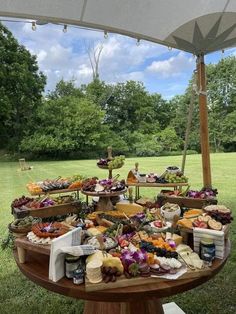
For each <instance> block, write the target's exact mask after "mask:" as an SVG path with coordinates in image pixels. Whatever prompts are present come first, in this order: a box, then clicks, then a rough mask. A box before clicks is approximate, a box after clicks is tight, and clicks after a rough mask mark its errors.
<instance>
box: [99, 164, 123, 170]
mask: <svg viewBox="0 0 236 314" xmlns="http://www.w3.org/2000/svg"><path fill="white" fill-rule="evenodd" d="M97 166H98V168H101V169H107V170H109V168H108V166H106V165H98V164H97ZM122 166H123V165H122ZM122 166H119V167H115V168H112V169H111V170H113V169H120V168H121V167H122Z"/></svg>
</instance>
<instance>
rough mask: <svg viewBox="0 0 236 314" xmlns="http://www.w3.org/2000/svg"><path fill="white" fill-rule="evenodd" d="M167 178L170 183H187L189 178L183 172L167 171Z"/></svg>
mask: <svg viewBox="0 0 236 314" xmlns="http://www.w3.org/2000/svg"><path fill="white" fill-rule="evenodd" d="M165 180H166V181H167V182H169V183H187V182H188V178H187V177H186V176H185V175H183V174H182V173H181V172H178V173H167V174H166V175H165Z"/></svg>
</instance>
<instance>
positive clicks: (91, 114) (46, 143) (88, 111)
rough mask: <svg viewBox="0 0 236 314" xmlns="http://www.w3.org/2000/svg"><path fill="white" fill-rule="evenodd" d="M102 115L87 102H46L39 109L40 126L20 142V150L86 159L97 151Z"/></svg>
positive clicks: (70, 99) (78, 100) (72, 99)
mask: <svg viewBox="0 0 236 314" xmlns="http://www.w3.org/2000/svg"><path fill="white" fill-rule="evenodd" d="M103 116H104V114H103V112H102V111H101V109H100V108H99V107H98V106H97V105H95V104H94V103H92V102H91V101H89V100H87V99H77V98H75V97H63V98H59V99H53V100H49V101H45V102H44V104H43V105H42V106H41V107H40V108H39V109H38V112H37V117H38V127H36V129H35V132H34V134H32V135H30V136H27V137H25V138H24V140H23V141H22V143H21V150H23V151H28V152H34V153H37V154H47V155H50V156H58V155H60V156H61V157H65V156H66V155H67V154H68V153H70V152H78V157H84V155H85V154H88V152H89V151H93V150H96V147H97V144H98V142H99V140H100V132H101V127H102V119H103Z"/></svg>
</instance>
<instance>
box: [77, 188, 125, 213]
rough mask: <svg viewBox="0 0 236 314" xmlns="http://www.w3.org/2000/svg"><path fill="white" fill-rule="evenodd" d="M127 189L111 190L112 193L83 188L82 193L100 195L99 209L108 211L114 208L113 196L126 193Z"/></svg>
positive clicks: (93, 195)
mask: <svg viewBox="0 0 236 314" xmlns="http://www.w3.org/2000/svg"><path fill="white" fill-rule="evenodd" d="M126 191H127V189H124V190H122V191H116V192H110V193H101V192H100V193H96V192H88V191H83V190H81V193H83V194H84V195H86V196H92V197H99V200H98V203H97V210H102V211H108V210H112V209H113V205H112V201H111V197H115V196H120V195H122V194H124V193H126Z"/></svg>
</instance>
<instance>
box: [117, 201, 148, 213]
mask: <svg viewBox="0 0 236 314" xmlns="http://www.w3.org/2000/svg"><path fill="white" fill-rule="evenodd" d="M116 209H117V210H119V211H121V212H124V213H125V214H126V215H127V216H132V215H135V214H137V213H140V212H143V206H141V205H138V204H136V203H130V202H129V201H126V200H123V201H120V202H118V203H116Z"/></svg>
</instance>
